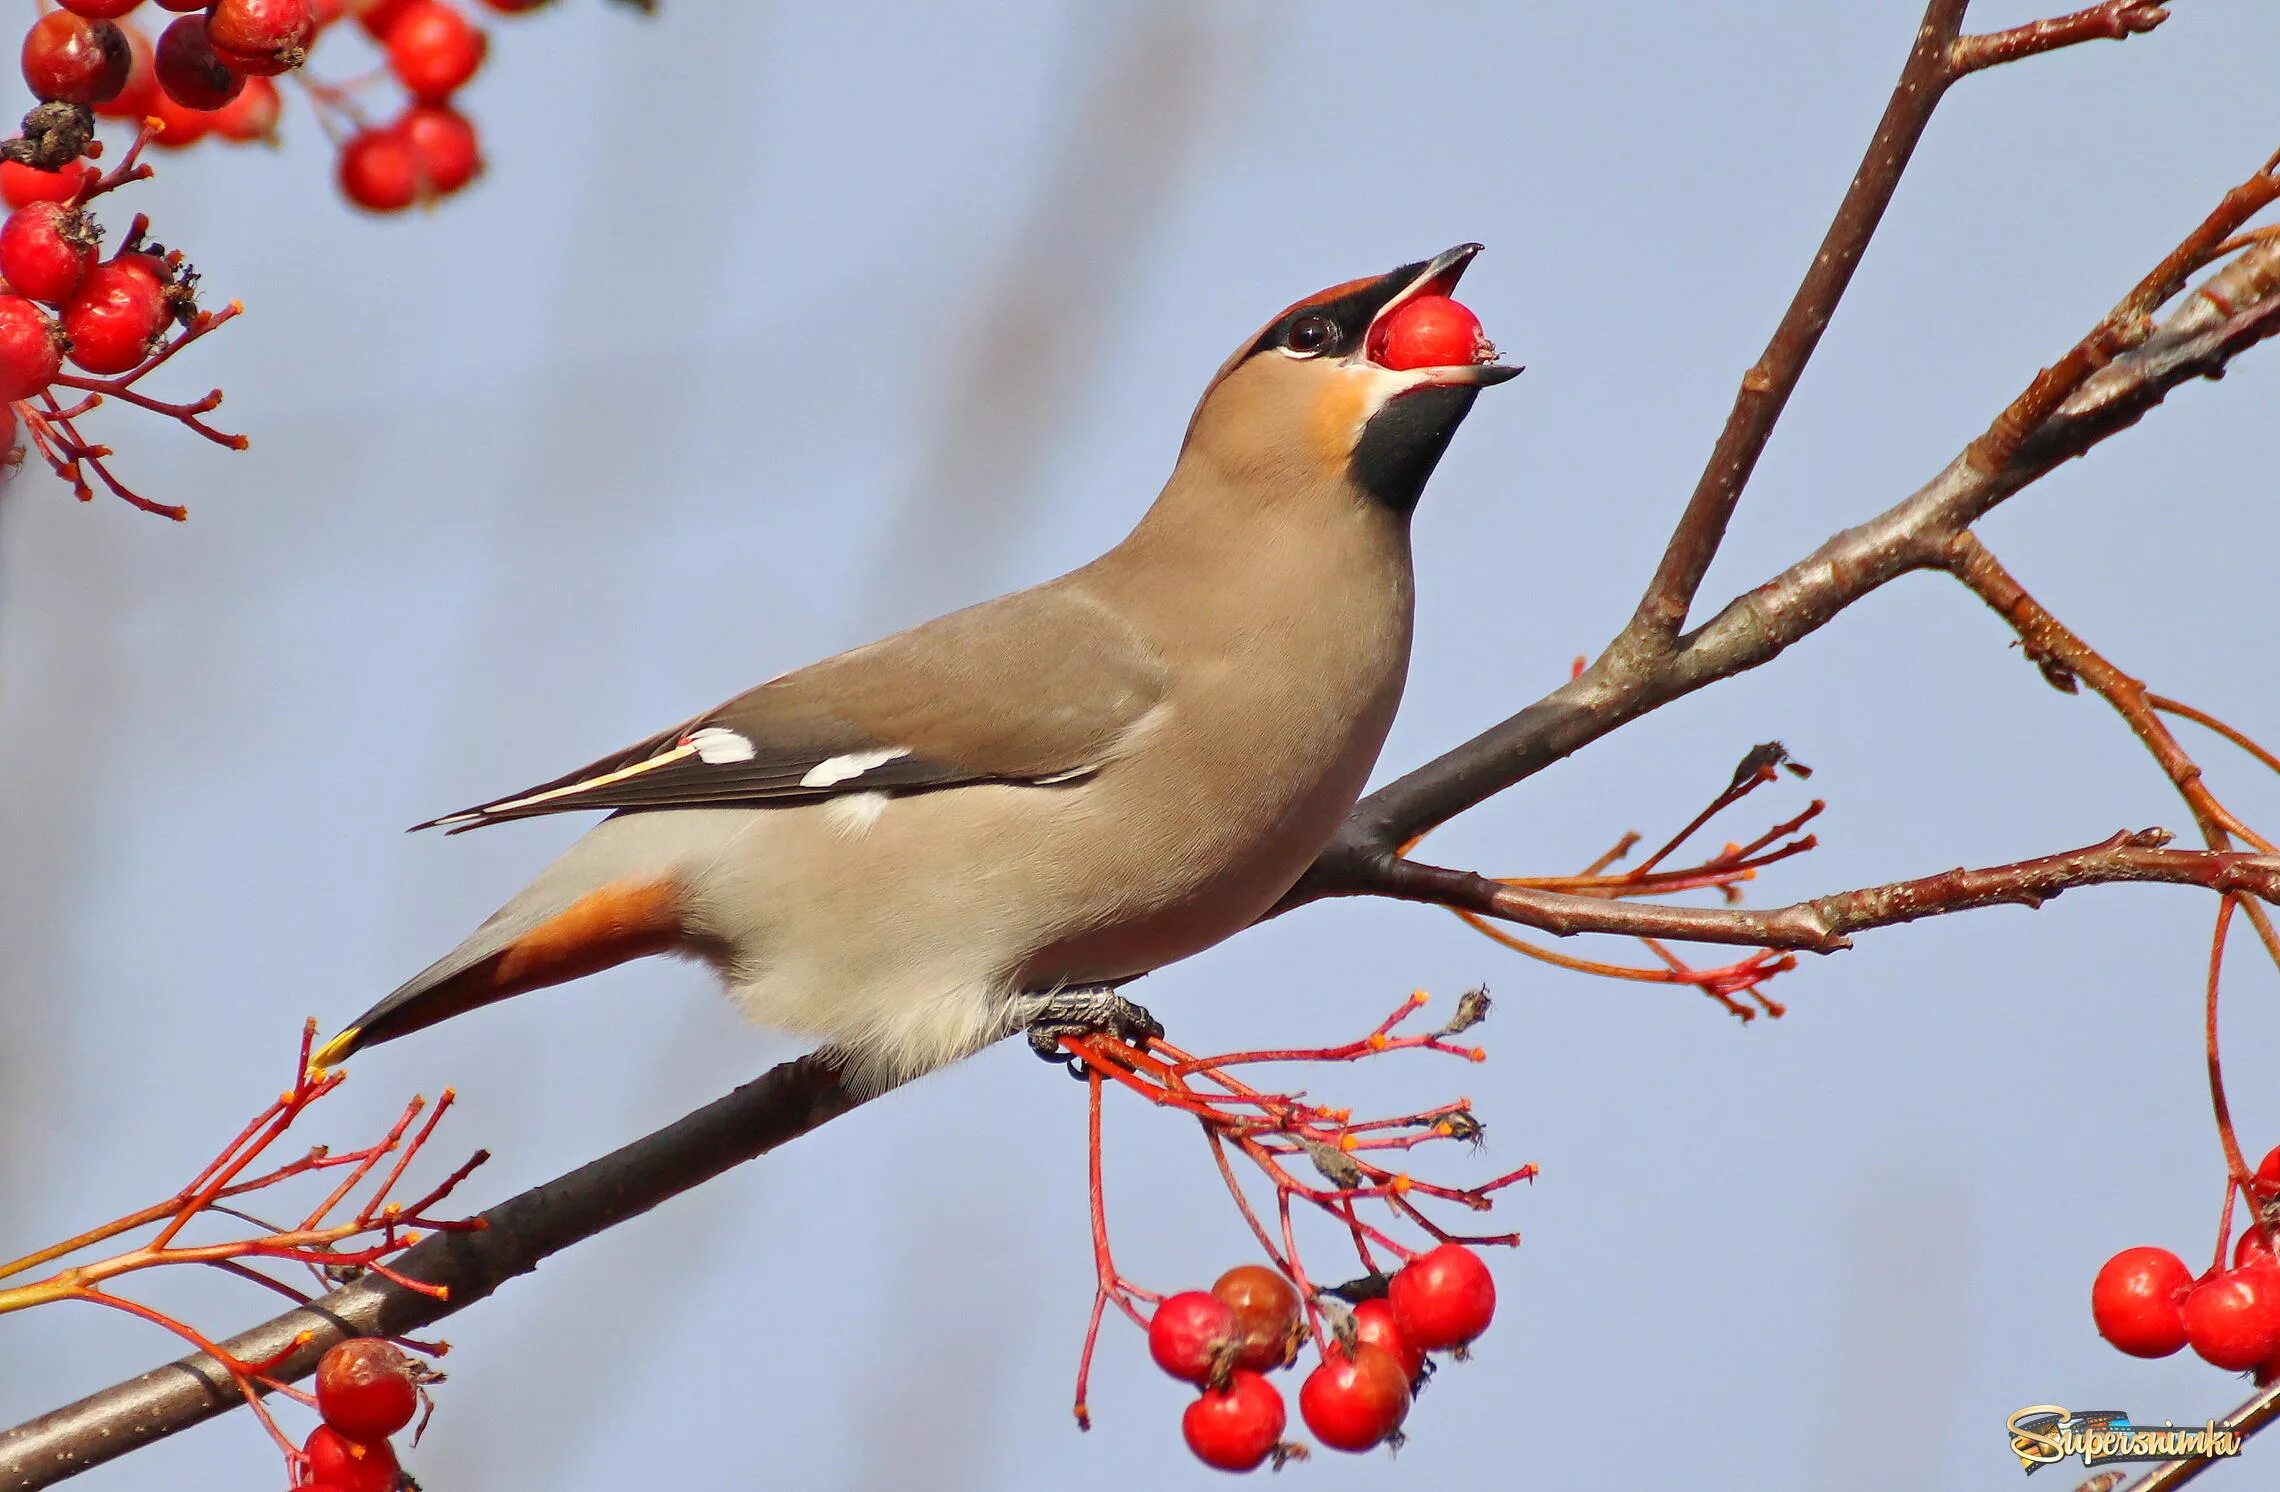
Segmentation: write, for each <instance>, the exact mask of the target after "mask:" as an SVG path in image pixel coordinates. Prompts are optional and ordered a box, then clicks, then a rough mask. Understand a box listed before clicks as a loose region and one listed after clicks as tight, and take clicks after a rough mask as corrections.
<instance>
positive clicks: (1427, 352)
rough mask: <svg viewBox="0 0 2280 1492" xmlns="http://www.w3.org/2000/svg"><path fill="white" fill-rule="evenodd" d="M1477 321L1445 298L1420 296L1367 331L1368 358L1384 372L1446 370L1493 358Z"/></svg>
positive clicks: (1469, 312) (1395, 308)
mask: <svg viewBox="0 0 2280 1492" xmlns="http://www.w3.org/2000/svg"><path fill="white" fill-rule="evenodd" d="M1494 351H1495V350H1494V349H1493V348H1491V347H1490V346H1489V343H1488V338H1487V337H1485V336H1483V335H1482V333H1481V328H1480V318H1479V317H1478V316H1475V315H1474V314H1473V313H1472V312H1471V311H1469V310H1467V309H1465V308H1464V307H1463V306H1462V305H1459V304H1458V303H1457V302H1456V301H1453V300H1451V299H1449V297H1447V296H1445V295H1420V296H1418V297H1416V298H1415V299H1414V300H1409V301H1405V302H1403V303H1402V304H1401V305H1398V306H1396V307H1394V308H1393V311H1392V312H1391V313H1390V314H1389V315H1387V317H1386V318H1385V319H1384V320H1383V321H1381V322H1379V323H1378V324H1377V325H1376V326H1375V327H1373V328H1372V329H1371V331H1370V356H1371V357H1373V358H1375V359H1376V360H1377V362H1378V363H1379V364H1380V365H1381V366H1383V367H1387V368H1394V369H1401V370H1406V369H1410V368H1447V367H1455V366H1457V365H1460V364H1464V363H1477V362H1480V361H1482V360H1483V359H1484V357H1486V356H1493V355H1494Z"/></svg>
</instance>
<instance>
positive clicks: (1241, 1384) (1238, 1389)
mask: <svg viewBox="0 0 2280 1492" xmlns="http://www.w3.org/2000/svg"><path fill="white" fill-rule="evenodd" d="M1286 1422H1287V1421H1286V1417H1285V1414H1284V1410H1283V1401H1282V1395H1281V1394H1279V1393H1277V1392H1276V1391H1275V1386H1274V1385H1273V1384H1271V1383H1269V1382H1267V1380H1266V1379H1264V1378H1261V1377H1260V1376H1259V1375H1258V1374H1256V1373H1252V1372H1237V1373H1236V1374H1235V1375H1234V1376H1233V1377H1231V1378H1229V1379H1228V1380H1227V1387H1226V1388H1225V1389H1213V1388H1207V1389H1205V1390H1204V1391H1203V1397H1202V1398H1200V1399H1198V1400H1196V1401H1195V1402H1194V1403H1193V1404H1190V1405H1188V1407H1187V1412H1186V1413H1185V1414H1183V1415H1181V1416H1180V1433H1181V1434H1182V1435H1183V1436H1185V1437H1186V1438H1187V1444H1188V1449H1189V1450H1191V1451H1194V1452H1195V1458H1196V1459H1197V1460H1198V1461H1201V1462H1202V1463H1203V1464H1204V1465H1206V1466H1212V1467H1216V1468H1218V1469H1219V1470H1221V1471H1256V1470H1258V1468H1259V1465H1260V1463H1261V1462H1263V1461H1265V1460H1266V1459H1267V1457H1269V1456H1271V1455H1273V1454H1274V1452H1275V1447H1276V1446H1278V1445H1280V1444H1281V1443H1282V1433H1283V1425H1284V1424H1285V1423H1286Z"/></svg>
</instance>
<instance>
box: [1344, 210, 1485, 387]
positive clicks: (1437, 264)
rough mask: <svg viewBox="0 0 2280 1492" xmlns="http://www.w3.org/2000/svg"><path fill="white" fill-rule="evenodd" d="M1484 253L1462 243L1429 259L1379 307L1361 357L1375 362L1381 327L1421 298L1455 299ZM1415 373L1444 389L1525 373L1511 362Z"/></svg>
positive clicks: (1479, 384) (1428, 384)
mask: <svg viewBox="0 0 2280 1492" xmlns="http://www.w3.org/2000/svg"><path fill="white" fill-rule="evenodd" d="M1480 250H1481V246H1480V245H1479V244H1477V243H1461V244H1458V245H1457V246H1456V247H1455V248H1453V249H1449V250H1447V251H1446V252H1444V253H1440V254H1436V255H1434V256H1433V258H1431V259H1430V260H1428V261H1427V262H1426V264H1425V267H1424V268H1423V269H1421V270H1419V271H1417V272H1416V274H1415V275H1414V276H1413V277H1412V278H1411V279H1410V281H1409V283H1408V284H1406V285H1404V286H1402V287H1401V288H1400V289H1398V290H1396V291H1395V292H1394V293H1393V295H1392V296H1391V297H1390V298H1388V299H1387V301H1386V303H1385V304H1384V305H1382V306H1380V307H1378V312H1377V314H1376V315H1375V316H1372V317H1371V318H1370V332H1369V335H1368V336H1367V337H1365V338H1363V340H1362V348H1363V350H1362V352H1361V354H1360V356H1362V357H1363V358H1366V359H1370V360H1372V361H1374V358H1373V357H1372V354H1373V353H1374V351H1375V349H1376V348H1377V346H1378V341H1379V338H1378V328H1379V327H1380V326H1381V325H1383V324H1384V322H1385V319H1386V318H1387V317H1388V316H1391V315H1392V314H1393V313H1394V311H1395V310H1397V309H1399V308H1400V307H1401V306H1403V305H1405V304H1407V303H1408V302H1410V301H1412V300H1415V299H1416V298H1417V297H1418V296H1420V295H1447V296H1453V295H1454V294H1455V293H1456V289H1457V281H1458V280H1460V279H1462V278H1464V273H1465V266H1466V265H1468V264H1470V263H1472V261H1473V256H1474V255H1475V254H1478V253H1479V252H1480ZM1397 273H1398V271H1397ZM1489 355H1490V356H1491V357H1492V358H1493V357H1494V355H1495V349H1494V347H1491V348H1490V349H1489ZM1413 371H1415V372H1417V373H1420V374H1424V375H1426V376H1424V377H1422V378H1421V379H1420V380H1419V385H1420V386H1421V387H1433V386H1436V385H1438V386H1443V387H1460V388H1466V387H1469V388H1487V387H1488V386H1489V385H1491V384H1498V383H1503V382H1505V381H1506V380H1507V379H1512V378H1518V377H1519V376H1520V373H1521V371H1522V370H1521V369H1519V368H1517V367H1514V366H1512V365H1511V364H1508V363H1499V362H1493V361H1490V362H1477V363H1456V364H1451V365H1450V366H1448V367H1444V368H1429V369H1428V368H1420V369H1415V370H1413Z"/></svg>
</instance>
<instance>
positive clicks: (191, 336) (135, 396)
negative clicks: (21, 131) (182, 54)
mask: <svg viewBox="0 0 2280 1492" xmlns="http://www.w3.org/2000/svg"><path fill="white" fill-rule="evenodd" d="M82 3H87V0H82ZM70 14H71V12H68V11H57V12H54V13H53V14H51V15H50V16H49V17H48V19H51V20H52V19H54V17H55V16H57V15H70ZM146 139H147V135H145V136H138V137H137V139H136V141H135V144H134V145H133V146H132V147H130V148H129V149H128V151H127V153H126V156H125V158H124V159H123V160H122V161H121V163H120V165H119V167H118V169H117V170H115V171H112V172H109V173H104V172H101V171H98V170H97V169H96V168H95V167H93V166H91V165H90V166H88V167H87V168H86V169H85V170H84V171H81V172H75V173H72V174H69V175H66V174H64V173H53V172H36V171H30V170H27V169H26V168H24V167H21V166H20V165H18V164H17V163H15V162H13V161H11V162H8V163H6V164H4V165H0V188H7V189H8V196H9V200H10V202H11V204H12V205H14V209H15V210H14V211H12V212H11V213H9V215H8V217H7V220H6V221H5V223H0V277H4V279H5V283H4V284H0V447H5V448H8V460H9V462H10V464H16V463H20V462H21V461H22V459H23V452H22V450H21V449H20V448H17V447H16V442H17V439H18V437H19V436H22V437H24V438H27V439H28V440H29V442H30V444H31V445H32V446H33V447H34V448H35V449H37V450H38V451H39V453H40V455H41V456H42V457H43V458H44V459H45V460H46V461H47V463H48V465H49V466H51V467H53V468H54V470H55V472H56V474H57V475H58V476H60V477H62V478H63V479H64V480H65V481H67V482H69V483H71V485H72V490H73V491H74V492H75V493H76V494H77V495H78V496H79V499H80V500H81V501H82V502H85V501H88V500H90V499H91V498H93V496H94V487H93V485H92V483H93V482H94V481H99V482H101V483H102V484H103V485H104V486H105V487H107V488H108V489H110V490H111V491H112V492H114V493H116V494H117V495H118V496H120V497H122V498H124V499H126V501H128V502H130V503H132V504H134V505H135V506H136V507H139V508H141V509H143V510H144V511H146V512H151V513H159V514H163V515H164V516H166V517H169V518H182V517H184V516H186V512H187V510H185V509H183V508H181V507H178V506H175V505H173V504H169V503H160V502H154V501H152V500H151V499H149V498H146V497H144V496H142V495H141V494H140V493H138V492H136V491H134V490H133V489H132V488H130V487H128V486H127V485H126V484H125V483H123V482H122V481H120V480H119V478H118V477H117V476H116V475H114V474H113V473H112V471H111V469H110V467H109V465H108V464H107V458H108V457H109V456H110V454H111V451H110V448H109V447H107V446H103V445H98V444H95V443H94V442H92V441H90V440H88V439H87V438H86V437H85V435H83V434H82V433H81V430H80V422H81V421H82V420H83V419H84V418H85V417H86V416H87V415H89V414H90V413H92V412H93V411H94V410H96V409H97V408H99V407H101V405H102V404H103V403H104V402H105V401H106V400H107V399H115V400H118V401H119V402H121V403H126V404H131V405H134V406H136V407H137V408H140V409H145V410H149V411H151V412H153V413H156V414H160V415H164V416H167V417H169V418H171V419H174V420H177V421H179V422H181V423H182V424H183V425H185V426H186V427H188V428H189V429H192V430H195V431H196V432H197V433H198V434H200V435H203V436H205V437H206V438H207V439H208V440H211V441H214V442H215V443H217V444H219V445H225V446H229V447H231V448H232V449H235V450H243V449H244V448H245V443H246V442H245V437H244V436H242V435H228V434H224V433H223V432H222V431H219V430H216V429H214V428H213V427H212V426H210V425H208V424H207V423H206V422H205V419H204V416H205V415H207V414H209V413H211V412H212V411H213V410H214V409H215V408H216V407H217V406H218V405H220V403H221V402H222V395H221V391H220V390H219V389H216V390H213V391H212V392H210V393H208V394H207V395H205V396H204V397H203V398H201V399H197V400H193V401H191V402H189V403H169V402H166V401H164V400H160V399H157V398H154V397H153V396H151V395H150V394H147V393H145V392H143V390H142V389H141V387H140V384H141V382H142V380H143V378H144V377H145V375H147V374H149V373H150V372H151V371H152V370H154V369H156V368H158V367H160V366H162V365H164V364H165V363H166V362H167V361H168V360H169V359H171V358H172V357H173V356H174V355H175V354H176V353H178V352H180V351H181V350H182V349H183V348H184V347H187V346H188V345H189V344H190V343H192V342H194V341H196V340H197V339H198V338H200V337H202V336H204V335H206V333H208V332H210V331H212V330H213V329H214V328H215V327H217V326H219V325H221V324H222V323H223V322H225V321H227V320H229V319H230V318H231V317H233V316H235V315H236V314H237V313H238V310H239V307H238V306H237V305H236V304H234V303H233V304H231V305H230V306H228V307H227V308H226V309H224V310H221V311H219V312H208V311H202V310H200V309H199V308H198V300H197V280H198V276H197V272H196V271H195V270H193V269H191V268H190V266H189V264H188V263H186V262H185V261H184V259H183V257H182V254H181V252H180V251H179V250H168V249H166V248H165V247H164V246H162V245H160V244H156V243H153V242H150V241H149V239H148V232H149V226H150V225H149V221H148V219H146V218H144V217H142V216H140V215H137V216H136V218H135V219H134V222H133V223H132V224H131V225H130V226H129V228H128V230H127V234H126V237H125V238H124V239H123V240H122V241H121V242H120V244H119V246H118V248H117V250H116V251H115V252H113V253H112V254H111V255H110V256H109V257H108V258H105V257H104V256H103V253H102V242H103V228H102V225H101V224H100V223H98V222H97V221H96V219H95V216H94V214H93V213H92V212H91V211H90V210H89V206H88V204H89V203H90V202H92V201H93V200H94V199H95V198H96V197H98V196H101V195H102V194H103V193H105V192H108V191H111V190H112V189H114V188H116V187H119V186H123V185H125V184H127V183H128V182H132V181H138V180H141V179H142V178H144V177H147V176H148V175H150V168H149V167H147V166H141V165H137V164H136V158H137V156H138V155H139V154H140V153H141V151H142V147H143V145H144V143H145V140H146ZM90 149H91V150H93V151H99V150H100V149H101V146H100V143H99V142H97V143H94V144H92V145H91V146H90ZM10 173H17V174H15V175H11V174H10ZM27 178H30V179H31V180H30V185H31V186H32V187H33V188H34V189H35V191H36V193H37V194H35V195H30V196H27V197H25V198H24V200H22V201H21V202H18V200H17V197H18V192H17V190H16V188H17V187H18V186H20V185H22V184H23V183H24V182H25V181H26V179H27ZM50 191H53V192H54V193H55V194H54V195H45V194H46V193H49V192H50ZM66 364H68V365H69V367H70V368H71V369H76V370H77V371H67V370H66ZM91 479H92V480H91Z"/></svg>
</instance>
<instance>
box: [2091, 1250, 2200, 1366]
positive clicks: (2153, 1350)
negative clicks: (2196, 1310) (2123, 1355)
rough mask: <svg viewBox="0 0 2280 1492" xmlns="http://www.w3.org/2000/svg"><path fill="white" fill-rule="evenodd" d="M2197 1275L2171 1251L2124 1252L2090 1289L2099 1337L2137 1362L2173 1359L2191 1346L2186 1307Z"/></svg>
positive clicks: (2101, 1270) (2102, 1269) (2101, 1271)
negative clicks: (2180, 1351)
mask: <svg viewBox="0 0 2280 1492" xmlns="http://www.w3.org/2000/svg"><path fill="white" fill-rule="evenodd" d="M2192 1287H2193V1272H2192V1271H2191V1270H2189V1269H2187V1268H2186V1267H2185V1261H2184V1260H2182V1259H2180V1258H2178V1257H2177V1256H2176V1255H2175V1254H2173V1253H2171V1252H2170V1251H2169V1250H2167V1249H2157V1248H2134V1249H2123V1250H2122V1251H2121V1252H2120V1253H2118V1254H2116V1255H2114V1257H2113V1258H2111V1259H2108V1260H2107V1261H2106V1262H2105V1264H2104V1265H2103V1266H2101V1267H2100V1268H2099V1270H2098V1278H2097V1279H2096V1280H2094V1281H2092V1282H2091V1285H2090V1319H2091V1320H2092V1321H2094V1322H2096V1323H2097V1326H2098V1335H2100V1336H2102V1337H2104V1338H2105V1339H2106V1340H2107V1341H2109V1342H2111V1343H2113V1344H2114V1345H2115V1346H2116V1347H2119V1348H2120V1349H2121V1350H2122V1351H2124V1352H2127V1353H2128V1354H2129V1355H2130V1356H2132V1357H2167V1356H2168V1355H2169V1354H2170V1353H2172V1352H2175V1351H2176V1350H2177V1349H2178V1348H2180V1347H2182V1346H2184V1345H2185V1318H2184V1315H2183V1313H2182V1310H2181V1307H2182V1305H2183V1303H2184V1299H2185V1292H2186V1291H2187V1290H2190V1289H2191V1288H2192Z"/></svg>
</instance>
